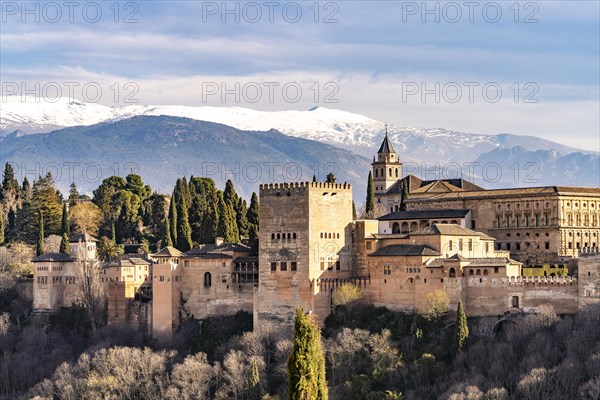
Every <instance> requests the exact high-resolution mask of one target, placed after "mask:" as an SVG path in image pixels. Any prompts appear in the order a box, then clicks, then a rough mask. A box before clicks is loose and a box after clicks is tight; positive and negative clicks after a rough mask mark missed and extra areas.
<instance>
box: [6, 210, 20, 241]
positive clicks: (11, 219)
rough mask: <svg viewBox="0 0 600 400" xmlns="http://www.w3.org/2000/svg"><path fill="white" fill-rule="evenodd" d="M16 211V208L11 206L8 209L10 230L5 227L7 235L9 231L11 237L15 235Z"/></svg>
mask: <svg viewBox="0 0 600 400" xmlns="http://www.w3.org/2000/svg"><path fill="white" fill-rule="evenodd" d="M16 214H17V213H16V212H15V210H14V209H12V208H10V209H9V210H8V231H7V230H6V229H5V230H4V233H5V235H6V233H7V232H8V236H9V237H10V238H12V237H14V236H15V219H16Z"/></svg>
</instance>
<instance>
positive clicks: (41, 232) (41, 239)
mask: <svg viewBox="0 0 600 400" xmlns="http://www.w3.org/2000/svg"><path fill="white" fill-rule="evenodd" d="M39 216H40V219H39V223H38V240H37V245H36V248H35V254H36V256H41V255H42V254H44V216H43V214H42V213H39Z"/></svg>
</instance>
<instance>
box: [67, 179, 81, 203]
mask: <svg viewBox="0 0 600 400" xmlns="http://www.w3.org/2000/svg"><path fill="white" fill-rule="evenodd" d="M77 203H79V191H78V190H77V185H76V184H75V182H71V188H70V189H69V207H74V206H76V205H77Z"/></svg>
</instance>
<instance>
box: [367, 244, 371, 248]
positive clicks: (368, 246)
mask: <svg viewBox="0 0 600 400" xmlns="http://www.w3.org/2000/svg"><path fill="white" fill-rule="evenodd" d="M367 250H371V242H367Z"/></svg>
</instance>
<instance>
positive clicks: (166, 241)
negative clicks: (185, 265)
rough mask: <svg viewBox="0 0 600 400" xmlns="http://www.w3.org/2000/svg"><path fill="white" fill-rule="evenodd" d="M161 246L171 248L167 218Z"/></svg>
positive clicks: (171, 242) (171, 241)
mask: <svg viewBox="0 0 600 400" xmlns="http://www.w3.org/2000/svg"><path fill="white" fill-rule="evenodd" d="M163 235H164V236H163V239H162V246H163V247H164V246H173V239H171V227H170V225H169V218H165V229H164V233H163Z"/></svg>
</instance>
